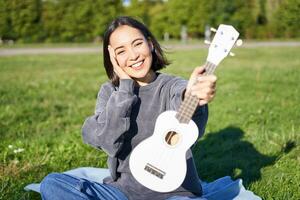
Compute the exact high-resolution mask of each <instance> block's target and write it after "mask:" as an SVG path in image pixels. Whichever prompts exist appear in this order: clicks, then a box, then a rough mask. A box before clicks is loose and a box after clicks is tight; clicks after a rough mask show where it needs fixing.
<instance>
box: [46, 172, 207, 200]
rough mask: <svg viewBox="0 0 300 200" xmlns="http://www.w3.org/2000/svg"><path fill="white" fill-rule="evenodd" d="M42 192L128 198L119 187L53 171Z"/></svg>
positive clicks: (55, 196) (51, 198) (56, 197)
mask: <svg viewBox="0 0 300 200" xmlns="http://www.w3.org/2000/svg"><path fill="white" fill-rule="evenodd" d="M40 192H41V196H42V199H43V200H75V199H78V200H80V199H89V200H128V199H127V197H126V196H125V195H124V194H123V193H122V192H121V191H120V190H119V189H117V188H115V187H113V186H111V185H107V184H103V183H97V182H94V181H90V180H87V179H84V178H78V177H76V176H72V175H69V174H64V173H51V174H49V175H47V176H46V177H45V178H44V179H43V181H42V182H41V186H40ZM190 199H193V200H204V198H201V197H198V198H189V197H183V196H173V197H171V198H168V200H190Z"/></svg>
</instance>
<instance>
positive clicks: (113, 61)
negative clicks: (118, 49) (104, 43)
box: [108, 45, 131, 79]
mask: <svg viewBox="0 0 300 200" xmlns="http://www.w3.org/2000/svg"><path fill="white" fill-rule="evenodd" d="M108 52H109V57H110V62H111V64H112V65H113V68H114V72H115V73H116V74H117V76H118V77H119V78H120V79H131V78H130V76H129V75H128V74H126V72H124V70H123V69H122V68H121V67H120V66H119V64H118V62H117V60H116V54H115V51H114V49H113V48H112V47H111V46H110V45H108Z"/></svg>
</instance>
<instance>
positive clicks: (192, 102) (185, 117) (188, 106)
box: [175, 61, 217, 124]
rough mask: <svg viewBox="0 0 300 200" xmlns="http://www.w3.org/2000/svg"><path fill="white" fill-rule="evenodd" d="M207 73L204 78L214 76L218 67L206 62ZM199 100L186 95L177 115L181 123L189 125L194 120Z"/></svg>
mask: <svg viewBox="0 0 300 200" xmlns="http://www.w3.org/2000/svg"><path fill="white" fill-rule="evenodd" d="M204 68H205V72H204V74H203V75H204V76H206V75H210V74H213V73H214V71H215V69H216V68H217V66H216V65H215V64H213V63H210V62H208V61H207V62H206V63H205V66H204ZM198 102H199V99H198V97H196V96H193V95H191V94H186V96H185V98H184V101H183V102H182V103H181V105H180V107H179V110H178V112H177V114H176V116H175V117H176V118H177V119H178V121H179V122H180V123H185V124H187V123H189V121H190V120H191V119H192V116H193V114H194V112H195V110H196V108H197V106H198Z"/></svg>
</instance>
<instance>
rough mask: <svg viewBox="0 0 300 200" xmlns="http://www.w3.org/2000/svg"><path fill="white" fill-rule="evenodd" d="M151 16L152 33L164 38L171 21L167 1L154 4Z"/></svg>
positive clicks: (150, 12)
mask: <svg viewBox="0 0 300 200" xmlns="http://www.w3.org/2000/svg"><path fill="white" fill-rule="evenodd" d="M149 16H150V18H151V21H150V29H151V31H152V33H153V34H154V35H155V36H156V37H157V38H158V39H162V38H163V37H164V34H167V27H168V21H169V16H168V14H167V6H166V3H158V4H156V5H154V6H153V7H152V8H151V9H150V11H149Z"/></svg>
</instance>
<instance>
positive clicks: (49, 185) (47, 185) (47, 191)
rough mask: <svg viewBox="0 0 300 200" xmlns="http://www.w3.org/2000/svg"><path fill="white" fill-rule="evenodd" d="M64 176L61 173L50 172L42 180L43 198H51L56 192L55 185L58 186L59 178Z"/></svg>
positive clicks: (41, 190)
mask: <svg viewBox="0 0 300 200" xmlns="http://www.w3.org/2000/svg"><path fill="white" fill-rule="evenodd" d="M61 176H62V174H60V173H51V174H48V175H47V176H46V177H45V178H44V179H43V180H42V182H41V185H40V192H41V196H42V198H43V199H51V198H50V197H51V196H52V195H53V194H55V187H57V184H58V180H59V178H60V177H61Z"/></svg>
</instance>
